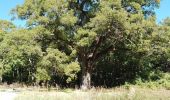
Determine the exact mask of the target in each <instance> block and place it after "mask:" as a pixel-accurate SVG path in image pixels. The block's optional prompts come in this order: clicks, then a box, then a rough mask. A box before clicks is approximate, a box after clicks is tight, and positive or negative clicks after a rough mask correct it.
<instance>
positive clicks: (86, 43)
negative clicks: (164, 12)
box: [0, 0, 170, 88]
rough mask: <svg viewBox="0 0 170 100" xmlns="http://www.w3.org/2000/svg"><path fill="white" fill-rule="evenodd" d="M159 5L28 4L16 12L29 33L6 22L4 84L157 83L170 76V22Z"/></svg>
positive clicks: (142, 1)
mask: <svg viewBox="0 0 170 100" xmlns="http://www.w3.org/2000/svg"><path fill="white" fill-rule="evenodd" d="M159 3H160V1H159V0H25V2H24V4H22V5H18V6H17V7H16V8H14V9H12V11H11V12H12V14H13V16H14V17H15V18H19V19H21V20H26V22H27V24H26V27H24V28H19V27H16V26H15V25H13V24H12V23H11V22H8V21H4V20H1V21H0V79H1V82H7V83H9V84H11V83H14V82H18V83H25V84H29V85H33V84H40V83H45V84H47V85H55V84H58V85H60V86H70V87H72V86H73V87H74V86H75V85H79V86H82V88H90V87H91V85H93V86H106V87H112V86H116V85H121V84H124V83H125V82H132V83H133V82H134V81H135V80H136V79H139V78H140V79H142V80H143V81H145V80H157V79H159V78H160V76H159V75H160V74H159V73H162V72H168V71H169V70H170V66H169V65H170V59H169V58H170V18H167V19H165V20H164V21H163V22H162V23H160V24H159V25H158V24H156V17H155V14H154V9H155V8H158V7H159Z"/></svg>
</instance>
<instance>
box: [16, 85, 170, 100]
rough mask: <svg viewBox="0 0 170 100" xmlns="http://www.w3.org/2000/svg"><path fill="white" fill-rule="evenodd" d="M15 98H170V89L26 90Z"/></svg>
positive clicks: (74, 99) (92, 99)
mask: <svg viewBox="0 0 170 100" xmlns="http://www.w3.org/2000/svg"><path fill="white" fill-rule="evenodd" d="M15 100H170V90H166V89H147V88H136V87H130V88H129V89H125V88H114V89H91V90H88V91H81V90H71V89H66V90H61V91H57V92H56V91H50V92H40V91H25V92H21V93H20V94H19V95H18V96H17V97H16V98H15Z"/></svg>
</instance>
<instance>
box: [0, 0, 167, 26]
mask: <svg viewBox="0 0 170 100" xmlns="http://www.w3.org/2000/svg"><path fill="white" fill-rule="evenodd" d="M23 2H24V0H0V19H5V20H10V19H11V18H12V16H11V15H10V14H9V13H10V10H11V9H12V8H14V7H15V6H16V5H17V4H22V3H23ZM169 6H170V0H162V1H161V5H160V8H159V9H157V10H156V15H157V22H158V23H159V22H160V21H161V20H162V19H164V18H166V17H168V16H169V17H170V7H169ZM13 23H15V24H16V25H17V26H24V24H25V22H23V21H20V20H15V21H13Z"/></svg>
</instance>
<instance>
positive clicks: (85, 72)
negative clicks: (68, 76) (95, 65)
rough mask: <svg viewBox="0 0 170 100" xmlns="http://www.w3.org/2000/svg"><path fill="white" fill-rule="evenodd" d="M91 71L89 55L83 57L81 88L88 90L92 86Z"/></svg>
mask: <svg viewBox="0 0 170 100" xmlns="http://www.w3.org/2000/svg"><path fill="white" fill-rule="evenodd" d="M91 72H92V65H91V63H90V61H88V60H87V56H84V58H83V59H82V84H81V89H83V90H87V89H90V88H91Z"/></svg>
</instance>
